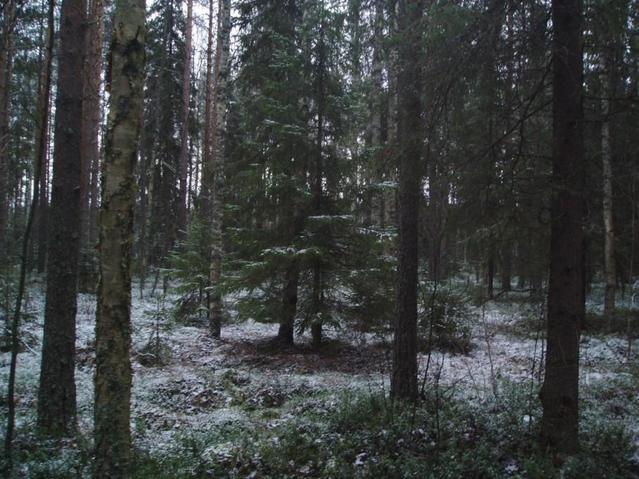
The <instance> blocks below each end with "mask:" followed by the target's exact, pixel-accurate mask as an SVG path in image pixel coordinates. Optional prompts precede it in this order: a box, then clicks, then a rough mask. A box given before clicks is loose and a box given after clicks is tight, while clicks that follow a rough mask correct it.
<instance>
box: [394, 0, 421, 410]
mask: <svg viewBox="0 0 639 479" xmlns="http://www.w3.org/2000/svg"><path fill="white" fill-rule="evenodd" d="M421 16H422V6H421V1H419V0H401V1H400V2H399V35H400V36H401V42H400V46H399V75H398V99H399V100H398V116H399V129H398V132H397V135H398V138H397V143H398V149H399V248H398V256H399V257H398V279H397V305H396V318H395V338H394V344H393V371H392V377H391V395H392V396H393V397H394V398H396V399H404V400H415V399H416V398H417V263H418V250H417V240H418V238H417V236H418V231H419V228H418V227H419V225H418V218H419V199H420V188H421V178H422V177H421V174H420V171H421V170H422V165H421V152H422V142H421V137H422V135H421V130H422V128H421V126H422V122H421V83H420V68H419V64H420V55H419V51H420V29H421V27H420V22H421Z"/></svg>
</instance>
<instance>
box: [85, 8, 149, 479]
mask: <svg viewBox="0 0 639 479" xmlns="http://www.w3.org/2000/svg"><path fill="white" fill-rule="evenodd" d="M145 34H146V30H145V2H144V0H118V1H117V3H116V8H115V14H114V20H113V37H112V42H111V52H110V55H111V62H110V63H111V85H110V88H111V90H110V91H111V99H110V106H109V115H108V120H107V133H106V139H105V140H106V142H105V161H104V165H103V170H102V178H103V185H102V202H101V206H100V222H99V223H100V243H99V244H100V281H99V286H98V306H97V313H96V373H95V412H94V414H95V432H94V434H95V454H96V457H95V477H96V478H97V479H102V478H104V479H106V478H110V479H113V478H125V477H129V474H130V466H131V431H130V420H131V381H132V372H131V359H130V348H131V254H132V250H133V214H134V203H135V175H134V172H135V165H136V163H137V159H138V147H139V138H140V129H141V123H142V109H143V101H144V100H143V98H144V95H143V85H144V63H145V52H144V47H145Z"/></svg>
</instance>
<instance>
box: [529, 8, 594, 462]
mask: <svg viewBox="0 0 639 479" xmlns="http://www.w3.org/2000/svg"><path fill="white" fill-rule="evenodd" d="M552 18H553V25H554V36H553V43H552V61H553V67H554V73H553V172H552V184H553V195H552V204H551V217H552V221H551V242H550V280H549V284H548V322H547V328H548V331H547V351H546V367H545V377H544V382H543V385H542V388H541V391H540V398H541V403H542V407H543V415H542V420H541V436H540V441H541V445H542V447H544V448H547V449H550V450H552V451H553V452H560V453H569V454H570V453H574V452H576V451H577V449H578V447H579V442H578V429H579V332H580V328H581V326H582V324H583V320H584V309H585V288H584V231H583V223H584V217H585V215H584V213H585V208H584V178H585V173H584V146H583V110H582V68H583V59H582V46H583V33H582V28H583V19H582V10H581V1H580V0H553V2H552Z"/></svg>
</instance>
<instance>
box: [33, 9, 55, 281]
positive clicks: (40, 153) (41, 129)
mask: <svg viewBox="0 0 639 479" xmlns="http://www.w3.org/2000/svg"><path fill="white" fill-rule="evenodd" d="M48 3H49V9H48V13H47V33H46V48H45V53H44V58H43V59H42V61H43V68H42V72H41V76H40V87H39V93H38V123H37V128H36V138H35V160H36V165H37V164H40V165H41V168H42V174H41V175H40V178H39V181H40V185H39V195H38V198H37V208H36V217H37V227H38V241H37V244H38V255H37V260H36V263H37V269H38V272H39V273H42V272H44V269H45V264H46V257H47V255H46V248H47V224H48V221H47V219H48V216H49V214H48V206H49V199H48V188H47V186H48V182H47V174H46V172H47V170H48V165H49V162H48V155H49V123H50V122H49V115H50V110H51V73H52V69H53V68H52V67H53V44H54V39H55V32H54V30H55V2H54V1H53V0H49V2H48Z"/></svg>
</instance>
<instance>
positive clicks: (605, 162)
mask: <svg viewBox="0 0 639 479" xmlns="http://www.w3.org/2000/svg"><path fill="white" fill-rule="evenodd" d="M602 63H603V65H602V67H603V68H604V70H605V69H606V68H607V67H608V66H610V65H606V62H605V61H603V62H602ZM610 84H611V82H610V81H609V79H608V74H607V73H606V72H605V71H604V72H603V73H602V74H601V86H602V93H603V95H602V96H603V97H604V98H603V100H602V102H601V116H602V122H601V162H602V167H603V205H602V206H603V208H602V211H603V226H604V276H605V278H606V292H605V295H604V320H605V321H606V323H607V324H610V323H611V321H612V319H613V315H614V312H615V294H616V289H617V276H616V275H617V273H616V268H615V229H614V222H613V209H612V208H613V206H612V164H611V161H612V141H611V138H610V118H609V114H610V101H609V100H608V98H606V96H607V95H609V94H610V93H611V88H610V87H609V85H610Z"/></svg>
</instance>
